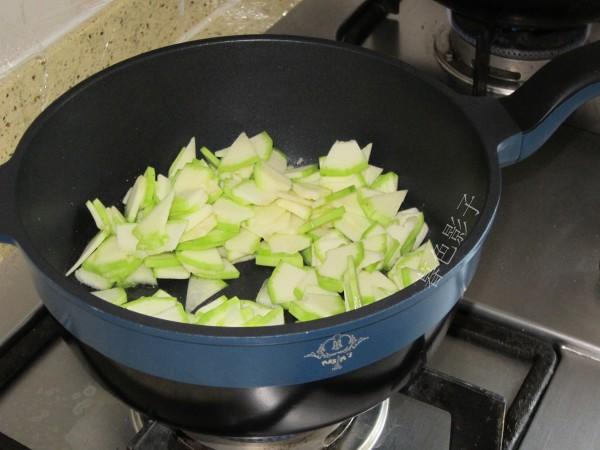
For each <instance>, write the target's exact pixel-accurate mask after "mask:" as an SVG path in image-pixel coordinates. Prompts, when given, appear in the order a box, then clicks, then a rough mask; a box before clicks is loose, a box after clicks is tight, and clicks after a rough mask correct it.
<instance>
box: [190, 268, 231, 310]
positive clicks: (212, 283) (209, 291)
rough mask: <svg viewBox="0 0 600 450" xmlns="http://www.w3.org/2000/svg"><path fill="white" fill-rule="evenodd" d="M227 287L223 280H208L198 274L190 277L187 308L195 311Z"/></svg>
mask: <svg viewBox="0 0 600 450" xmlns="http://www.w3.org/2000/svg"><path fill="white" fill-rule="evenodd" d="M226 287H227V283H226V282H225V281H223V280H206V279H204V278H199V277H196V276H192V277H190V281H189V282H188V287H187V295H186V297H185V310H186V311H187V312H193V311H194V310H195V309H196V308H198V306H200V305H203V304H204V303H205V302H206V301H207V300H208V299H210V298H211V297H212V296H213V295H215V294H216V293H218V292H220V291H222V290H223V289H225V288H226Z"/></svg>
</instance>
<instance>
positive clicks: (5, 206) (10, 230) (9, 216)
mask: <svg viewBox="0 0 600 450" xmlns="http://www.w3.org/2000/svg"><path fill="white" fill-rule="evenodd" d="M16 166H17V164H16V161H15V158H12V159H9V160H8V162H5V163H4V164H3V165H1V166H0V243H3V244H14V243H15V236H16V231H17V227H16V220H15V202H14V199H15V193H16V187H15V180H16V172H17V167H16Z"/></svg>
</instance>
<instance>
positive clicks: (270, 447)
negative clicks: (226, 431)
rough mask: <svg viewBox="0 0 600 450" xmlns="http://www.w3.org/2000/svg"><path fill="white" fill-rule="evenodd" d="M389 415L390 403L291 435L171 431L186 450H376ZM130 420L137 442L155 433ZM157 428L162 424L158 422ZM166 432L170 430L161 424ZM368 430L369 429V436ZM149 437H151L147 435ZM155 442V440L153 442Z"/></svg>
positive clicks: (144, 421)
mask: <svg viewBox="0 0 600 450" xmlns="http://www.w3.org/2000/svg"><path fill="white" fill-rule="evenodd" d="M388 413H389V400H385V401H384V402H382V403H380V404H379V405H377V406H374V407H373V408H371V409H369V410H367V411H365V412H364V413H362V414H359V415H358V416H355V417H353V418H351V419H348V420H346V421H344V422H342V423H339V424H335V425H330V426H327V427H323V428H320V429H317V430H313V431H308V432H306V433H299V434H294V435H289V436H275V437H251V438H235V437H234V438H224V437H216V436H208V435H201V434H197V433H192V432H187V431H182V432H177V431H170V433H172V434H173V435H174V436H175V435H177V434H178V433H179V434H180V435H181V434H183V435H184V436H185V445H184V446H182V448H186V449H187V448H190V449H191V448H193V449H201V450H315V449H317V448H320V449H323V450H372V449H374V448H375V444H376V443H377V441H378V439H379V437H380V436H381V434H382V432H383V430H384V428H385V424H386V422H387V417H388ZM130 419H131V423H132V425H133V429H134V431H135V432H136V438H135V439H134V441H144V442H146V441H147V440H148V439H140V434H144V433H145V432H146V433H151V432H152V431H149V430H152V428H153V427H152V426H150V427H148V425H150V424H153V422H152V421H151V420H150V419H149V418H147V417H146V416H145V415H143V414H141V413H139V412H137V411H135V410H133V409H132V410H130ZM153 425H158V424H156V423H154V424H153ZM160 427H161V428H162V430H163V431H162V433H164V430H165V429H166V427H165V426H162V425H160ZM365 430H368V432H367V433H365ZM146 438H147V436H146ZM150 440H151V441H152V439H150ZM145 448H146V447H139V449H138V447H135V446H134V447H131V449H132V450H144V449H145Z"/></svg>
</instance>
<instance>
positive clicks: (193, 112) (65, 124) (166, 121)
mask: <svg viewBox="0 0 600 450" xmlns="http://www.w3.org/2000/svg"><path fill="white" fill-rule="evenodd" d="M599 81H600V44H594V45H589V46H587V47H584V48H581V49H579V50H575V51H573V52H571V53H568V54H566V55H563V56H561V57H559V58H558V59H556V60H554V61H553V62H551V63H550V64H548V65H547V66H546V67H545V68H544V69H542V70H541V71H540V72H539V73H538V74H536V75H535V76H534V77H533V78H532V79H531V80H530V81H529V82H527V83H526V84H525V85H524V86H523V87H522V88H521V89H519V90H518V91H517V93H515V94H513V95H512V96H510V97H508V98H506V99H503V100H500V101H498V100H495V99H489V98H487V99H482V98H469V97H462V96H459V95H457V94H454V93H453V92H451V91H450V90H448V89H447V88H446V87H444V86H443V85H441V84H439V83H437V82H435V81H432V80H429V79H427V78H425V77H424V76H422V75H420V74H419V73H417V72H416V71H415V70H414V69H412V68H411V67H409V66H407V65H406V64H403V63H402V62H400V61H397V60H392V59H388V58H386V57H383V56H380V55H378V54H375V53H373V52H370V51H367V50H363V49H360V48H355V47H351V46H348V45H343V44H337V43H334V42H330V41H322V40H315V39H305V38H299V37H281V36H277V37H275V36H249V37H228V38H219V39H211V40H206V41H199V42H193V43H188V44H183V45H177V46H173V47H167V48H164V49H160V50H157V51H153V52H150V53H147V54H144V55H141V56H138V57H135V58H133V59H130V60H128V61H125V62H123V63H120V64H117V65H116V66H113V67H111V68H109V69H107V70H104V71H102V72H100V73H99V74H97V75H95V76H93V77H91V78H89V79H88V80H86V81H84V82H82V83H80V84H79V85H77V86H75V87H74V88H73V89H71V90H70V91H68V92H67V93H66V94H65V95H63V96H62V97H61V98H59V99H58V100H57V101H55V102H54V103H53V104H52V105H50V106H49V107H48V108H47V109H46V110H45V111H44V112H43V113H42V114H41V115H40V116H39V117H38V118H37V119H36V120H35V121H34V123H33V124H32V125H31V126H30V128H29V129H28V130H27V132H26V133H25V135H24V136H23V138H22V139H21V142H20V143H19V145H18V147H17V149H16V152H15V154H14V156H13V157H12V159H11V160H10V161H9V162H8V163H7V164H5V165H4V166H2V167H0V210H1V211H2V216H1V217H0V232H1V233H0V235H2V236H4V240H5V241H7V242H14V243H16V244H18V245H19V247H20V248H21V250H22V251H23V253H24V254H25V256H26V258H27V260H28V262H29V266H30V268H31V272H32V274H33V279H34V282H35V285H36V288H37V290H38V292H39V294H40V297H41V298H42V300H43V302H44V304H45V305H46V307H47V308H48V309H49V311H50V312H51V313H52V314H53V315H54V317H56V319H58V321H59V322H60V323H61V324H62V325H63V326H64V327H65V328H66V329H67V330H68V331H69V333H71V334H72V335H73V336H74V337H75V338H76V339H77V340H78V341H79V342H80V343H81V347H82V349H83V350H84V353H85V355H86V357H87V358H88V360H89V361H90V362H91V363H92V365H93V366H94V367H95V369H96V370H97V371H98V372H99V373H100V374H101V376H102V377H103V379H104V380H105V381H106V382H107V383H108V384H109V385H111V386H112V388H113V389H114V390H115V391H116V392H117V393H118V394H119V395H121V396H122V397H123V398H125V399H126V400H127V401H128V402H130V403H131V404H132V405H134V406H135V407H138V408H140V409H143V410H144V411H145V412H147V413H149V414H151V415H153V416H154V417H156V418H159V419H161V420H164V421H166V422H169V423H172V424H175V425H177V426H180V427H183V428H189V429H194V430H196V431H201V432H209V433H217V434H234V435H240V436H242V435H244V436H248V435H259V434H262V435H264V434H267V435H269V434H271V435H277V434H286V433H292V432H297V431H301V430H305V429H308V428H312V427H316V426H320V425H325V424H330V423H334V422H336V421H339V420H342V419H344V418H346V417H348V416H350V415H352V414H356V413H358V412H360V411H362V410H365V409H367V408H368V407H370V406H371V405H373V404H375V403H377V402H379V401H381V400H382V399H384V398H385V397H387V396H389V395H390V393H391V392H393V390H394V389H396V388H398V387H399V385H400V384H401V383H402V382H403V380H405V379H406V377H407V374H408V373H409V372H410V371H409V368H410V367H414V365H415V364H416V363H415V361H417V360H418V359H419V358H418V355H419V354H420V352H421V351H422V349H424V348H426V347H427V341H429V340H430V339H431V336H433V335H434V334H435V329H436V327H437V326H438V324H439V323H440V322H441V321H442V319H443V318H444V317H445V316H446V315H447V314H448V313H449V312H450V311H451V309H452V308H453V306H454V305H455V303H456V302H457V300H458V299H459V298H460V296H461V295H462V293H463V292H464V291H465V289H466V287H467V286H468V284H469V282H470V280H471V278H472V276H473V274H474V271H475V268H476V266H477V262H478V259H479V254H480V251H481V247H482V244H483V242H484V240H485V238H486V236H487V234H488V232H489V230H490V227H491V224H492V222H493V219H494V215H495V213H496V208H497V205H498V201H499V198H500V186H501V180H500V166H501V165H506V164H511V163H514V162H517V161H518V160H520V159H522V158H524V157H526V156H528V155H529V154H531V153H532V152H533V151H534V150H536V149H537V148H538V147H539V146H540V145H541V144H542V143H543V142H544V141H545V140H546V139H547V137H548V136H549V135H550V134H551V133H552V132H553V131H554V130H555V129H556V127H557V126H558V125H559V124H560V123H561V122H562V121H563V120H564V119H565V118H566V117H567V116H568V115H569V114H570V112H572V111H573V110H574V109H575V108H576V107H577V106H579V105H580V104H582V103H583V102H584V101H586V100H588V99H590V98H591V97H593V96H595V95H597V94H598V93H599V92H600V84H598V82H599ZM242 130H245V131H247V132H248V133H256V132H258V131H261V130H268V132H269V133H270V134H271V136H273V138H274V140H275V142H276V144H277V146H278V147H279V148H281V149H283V150H284V151H285V152H286V153H287V154H288V155H290V160H291V161H292V162H299V161H303V162H304V163H309V162H316V160H317V157H318V156H319V155H322V154H323V153H324V152H326V151H327V149H328V148H329V147H330V145H331V144H332V143H333V142H334V140H336V139H351V138H355V139H357V140H358V141H359V143H360V144H362V145H364V144H366V143H368V142H372V143H373V149H374V150H373V155H372V163H373V164H375V165H377V166H380V167H383V168H385V169H386V170H393V171H395V172H397V173H398V174H399V176H400V185H401V186H402V187H403V188H406V189H408V190H409V194H408V200H407V203H406V205H405V206H418V207H419V208H422V209H423V210H424V212H425V217H426V219H427V222H428V223H429V225H430V228H431V239H432V241H433V242H434V243H435V245H436V249H437V251H438V255H439V257H440V260H441V261H442V264H441V267H440V269H439V271H438V272H436V273H434V274H432V275H430V276H429V277H427V279H426V280H423V281H420V282H418V283H416V284H414V285H412V286H410V287H409V288H407V289H405V290H403V291H401V292H399V293H397V294H395V295H393V296H391V297H389V298H387V299H385V300H382V301H379V302H376V303H374V304H371V305H368V306H366V307H363V308H361V309H359V310H356V311H353V312H348V313H344V314H341V315H339V316H336V317H331V318H327V319H322V320H317V321H313V322H307V323H289V324H286V325H285V326H278V327H264V328H256V329H241V328H215V327H201V326H194V325H188V324H179V323H173V322H166V321H162V320H159V319H154V318H151V317H146V316H141V315H138V314H136V313H133V312H130V311H127V310H125V309H122V308H120V307H117V306H114V305H111V304H109V303H107V302H105V301H103V300H100V299H98V298H96V297H94V296H92V295H91V294H89V292H88V289H86V288H85V287H84V286H81V285H80V284H78V283H77V282H76V281H75V280H73V279H72V278H66V277H65V276H64V273H65V270H66V269H67V268H68V267H69V266H70V265H71V264H72V263H73V261H74V260H75V259H76V257H77V255H78V254H79V253H80V252H81V250H82V248H83V246H84V245H85V243H86V242H87V241H88V240H89V238H90V237H91V236H92V235H93V234H94V224H93V222H92V220H91V218H90V217H89V216H88V214H87V213H86V211H85V208H84V206H83V204H84V202H85V200H87V199H90V198H94V197H97V196H99V197H100V198H101V199H102V200H103V201H104V202H105V203H107V204H118V203H119V201H120V199H121V198H122V196H123V194H124V192H125V190H126V187H127V186H128V184H130V183H131V182H132V180H133V179H134V177H135V176H136V175H138V174H139V173H140V172H141V171H142V170H143V169H144V168H145V166H147V165H148V164H153V165H155V166H156V167H157V169H158V170H159V172H163V173H164V172H165V171H166V169H167V168H168V164H169V162H170V161H171V160H172V159H173V157H174V155H175V154H176V152H177V150H178V149H179V148H180V147H181V146H182V145H184V144H185V143H186V142H187V140H188V139H189V138H190V136H192V135H193V136H196V139H197V141H199V142H200V143H202V144H204V145H207V146H208V147H209V148H213V149H218V148H221V147H224V146H226V145H227V144H228V143H229V142H231V141H232V140H233V139H234V138H235V136H236V135H237V134H238V133H239V132H240V131H242ZM240 271H241V277H240V279H239V280H238V281H237V282H235V283H232V284H231V287H230V288H229V293H236V294H238V295H239V296H240V297H242V298H254V296H255V294H256V292H257V290H258V287H259V285H260V283H261V281H262V280H263V279H264V278H265V277H266V276H267V275H268V273H269V271H268V270H264V269H262V268H259V267H257V266H255V265H254V264H252V263H251V262H249V263H244V264H242V265H240ZM506 282H507V283H509V282H510V280H507V281H506ZM185 285H186V283H184V282H178V283H172V284H170V285H166V286H165V287H166V288H167V289H168V290H171V291H172V292H173V293H175V294H178V295H179V297H180V298H183V297H184V292H185ZM65 376H68V374H66V375H65Z"/></svg>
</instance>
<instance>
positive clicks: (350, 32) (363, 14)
mask: <svg viewBox="0 0 600 450" xmlns="http://www.w3.org/2000/svg"><path fill="white" fill-rule="evenodd" d="M400 1H401V0H367V1H365V2H364V3H362V4H361V5H360V6H359V7H358V9H357V10H356V11H354V12H353V13H352V15H351V16H350V17H348V19H346V20H345V21H344V23H342V25H341V26H340V28H339V29H338V31H337V33H336V36H335V39H336V40H337V41H340V42H347V43H349V44H355V45H361V44H362V43H363V42H364V41H365V39H366V38H367V37H369V35H370V34H371V32H372V31H373V29H374V28H375V27H376V26H377V25H378V24H379V23H380V22H381V21H382V20H383V19H385V18H386V17H387V15H388V14H392V13H393V14H398V11H399V10H400Z"/></svg>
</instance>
